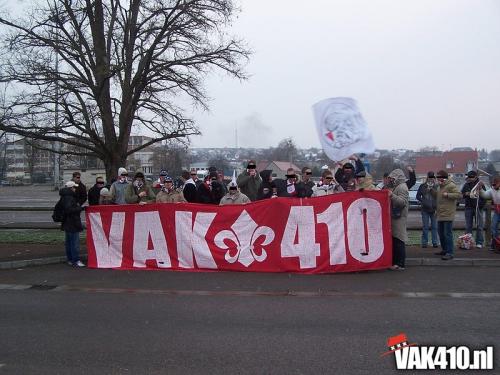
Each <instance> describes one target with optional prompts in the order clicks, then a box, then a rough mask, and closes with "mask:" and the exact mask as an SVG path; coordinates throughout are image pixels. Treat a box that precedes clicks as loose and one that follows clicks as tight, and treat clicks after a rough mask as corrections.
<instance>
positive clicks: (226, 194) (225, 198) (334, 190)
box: [59, 155, 500, 270]
mask: <svg viewBox="0 0 500 375" xmlns="http://www.w3.org/2000/svg"><path fill="white" fill-rule="evenodd" d="M407 172H408V178H407V177H406V175H405V172H404V171H403V170H402V169H395V170H393V171H391V172H387V173H385V174H384V179H383V181H382V183H381V184H379V185H374V183H373V178H372V176H371V175H370V174H369V173H368V172H367V171H366V170H365V167H364V165H363V163H362V162H361V160H360V159H359V158H358V157H357V156H355V155H353V156H351V157H350V158H349V160H348V161H347V162H345V163H338V165H337V167H336V171H335V172H334V173H333V172H332V171H331V170H330V169H325V170H323V172H322V175H321V179H320V181H319V182H318V183H315V182H314V181H313V180H312V178H311V177H312V170H311V168H309V167H304V168H302V170H301V174H300V175H297V173H296V172H295V170H294V169H293V168H289V169H288V170H287V172H286V175H285V178H284V179H281V178H276V179H273V177H272V171H271V170H263V171H261V172H260V173H259V172H258V171H257V164H256V162H255V160H249V161H248V163H247V165H246V169H245V170H244V171H243V172H242V173H241V174H240V175H239V176H237V177H236V176H235V175H233V178H232V180H231V182H229V184H226V183H225V181H224V177H223V175H222V173H220V172H218V171H217V168H215V167H210V168H209V169H208V174H207V175H206V176H205V177H204V178H203V179H200V178H199V176H198V173H197V172H196V171H195V170H192V171H190V172H189V171H183V172H182V174H181V176H180V178H179V179H178V180H174V179H173V177H172V176H169V174H168V172H167V171H165V170H162V171H161V172H160V173H159V176H158V179H157V180H156V181H154V182H153V183H152V184H151V183H149V182H148V181H146V178H145V176H144V174H143V173H142V172H136V173H135V174H134V176H133V178H132V179H129V174H128V171H127V170H126V169H125V168H124V167H121V168H119V169H118V175H117V178H116V180H115V181H113V183H111V184H110V185H106V182H105V180H104V178H102V177H97V178H96V181H95V184H94V185H93V186H92V187H91V188H90V189H89V190H88V192H87V189H86V187H85V185H84V184H83V183H82V182H81V175H80V173H79V172H75V173H73V178H72V179H71V180H70V181H68V182H67V183H66V185H65V187H64V188H63V189H61V190H60V192H59V194H60V196H61V199H62V200H63V203H64V210H65V219H64V220H63V222H62V226H61V229H62V230H64V231H65V233H66V242H65V244H66V245H65V246H66V254H67V258H68V264H70V265H73V266H76V267H84V266H85V265H84V264H83V263H82V262H81V260H80V259H79V256H78V253H79V239H78V233H79V232H81V231H82V230H83V226H82V223H81V219H80V212H81V211H82V210H83V209H84V205H85V203H86V202H87V200H88V205H90V206H92V205H109V204H148V203H179V202H189V203H203V204H213V205H231V204H246V203H249V202H254V201H257V200H263V199H272V198H276V197H297V198H309V197H319V196H325V195H330V194H338V193H343V192H350V191H363V190H387V191H388V194H389V197H390V202H391V226H392V243H393V262H392V263H393V265H392V267H391V269H393V270H404V269H405V257H406V255H405V254H406V250H405V243H406V242H407V240H408V238H407V217H408V208H409V193H408V191H409V189H410V188H411V187H412V186H413V185H415V183H416V175H415V171H414V170H413V168H411V167H407ZM499 188H500V177H497V178H495V180H494V183H493V186H492V187H491V189H489V190H486V189H485V187H484V185H483V184H482V182H481V181H479V179H478V177H477V172H476V171H470V172H469V173H468V174H467V182H466V184H464V186H463V188H462V191H459V190H458V188H457V185H456V184H455V183H454V182H453V180H452V179H451V178H449V176H448V173H447V172H446V171H444V170H441V171H438V172H437V174H436V175H435V174H434V172H429V173H428V174H427V178H426V181H425V182H424V183H423V184H421V185H420V187H419V189H418V192H417V200H419V201H420V202H421V213H422V228H423V229H422V237H421V238H422V247H424V248H425V247H427V246H428V240H429V231H430V232H431V241H432V246H433V247H435V248H438V247H439V246H441V251H439V252H438V253H436V254H437V255H439V256H441V257H442V259H443V260H449V259H452V258H453V254H454V242H453V220H454V218H455V213H456V207H457V204H456V202H457V200H458V199H461V198H462V197H463V198H465V220H466V231H467V232H468V233H469V232H472V227H473V222H474V220H475V221H476V243H477V247H482V245H483V242H484V238H483V214H482V211H481V210H482V208H483V207H484V202H485V200H486V199H492V200H493V203H494V206H495V211H494V217H493V221H492V229H493V230H492V235H493V240H492V243H491V246H492V247H493V246H494V241H495V239H496V238H498V228H497V227H498V221H499V215H500V190H499Z"/></svg>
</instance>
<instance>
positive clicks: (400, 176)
mask: <svg viewBox="0 0 500 375" xmlns="http://www.w3.org/2000/svg"><path fill="white" fill-rule="evenodd" d="M388 177H389V178H393V179H394V185H395V186H398V185H400V184H402V183H404V182H406V176H405V173H404V172H403V171H402V170H401V169H399V168H398V169H395V170H393V171H392V172H391V173H389V176H388Z"/></svg>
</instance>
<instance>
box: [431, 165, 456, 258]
mask: <svg viewBox="0 0 500 375" xmlns="http://www.w3.org/2000/svg"><path fill="white" fill-rule="evenodd" d="M436 179H437V182H438V188H437V190H433V191H432V195H433V196H435V197H436V206H437V208H436V214H437V222H438V234H439V241H440V242H441V248H442V249H443V250H442V251H441V252H439V253H436V255H441V259H443V260H450V259H453V250H454V243H453V220H454V219H455V213H456V211H457V199H460V198H462V193H461V192H460V191H459V190H458V188H457V185H455V183H454V182H453V180H452V179H451V178H448V172H446V171H443V170H441V171H439V172H438V173H437V174H436Z"/></svg>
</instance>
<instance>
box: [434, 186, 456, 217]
mask: <svg viewBox="0 0 500 375" xmlns="http://www.w3.org/2000/svg"><path fill="white" fill-rule="evenodd" d="M431 193H432V195H433V196H435V197H436V205H437V209H436V214H437V220H438V221H453V220H454V219H455V213H456V212H457V199H460V198H462V193H461V192H460V190H458V188H457V185H455V183H454V182H453V180H451V179H448V180H446V181H445V182H444V184H443V185H439V186H438V188H437V190H432V191H431ZM444 193H447V194H446V197H445V196H444Z"/></svg>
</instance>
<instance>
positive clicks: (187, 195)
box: [182, 178, 198, 203]
mask: <svg viewBox="0 0 500 375" xmlns="http://www.w3.org/2000/svg"><path fill="white" fill-rule="evenodd" d="M182 195H183V196H184V199H185V200H186V201H187V202H190V203H196V202H198V187H197V186H196V183H195V182H194V181H193V179H192V178H190V179H189V180H187V181H186V183H185V184H184V187H183V188H182Z"/></svg>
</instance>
